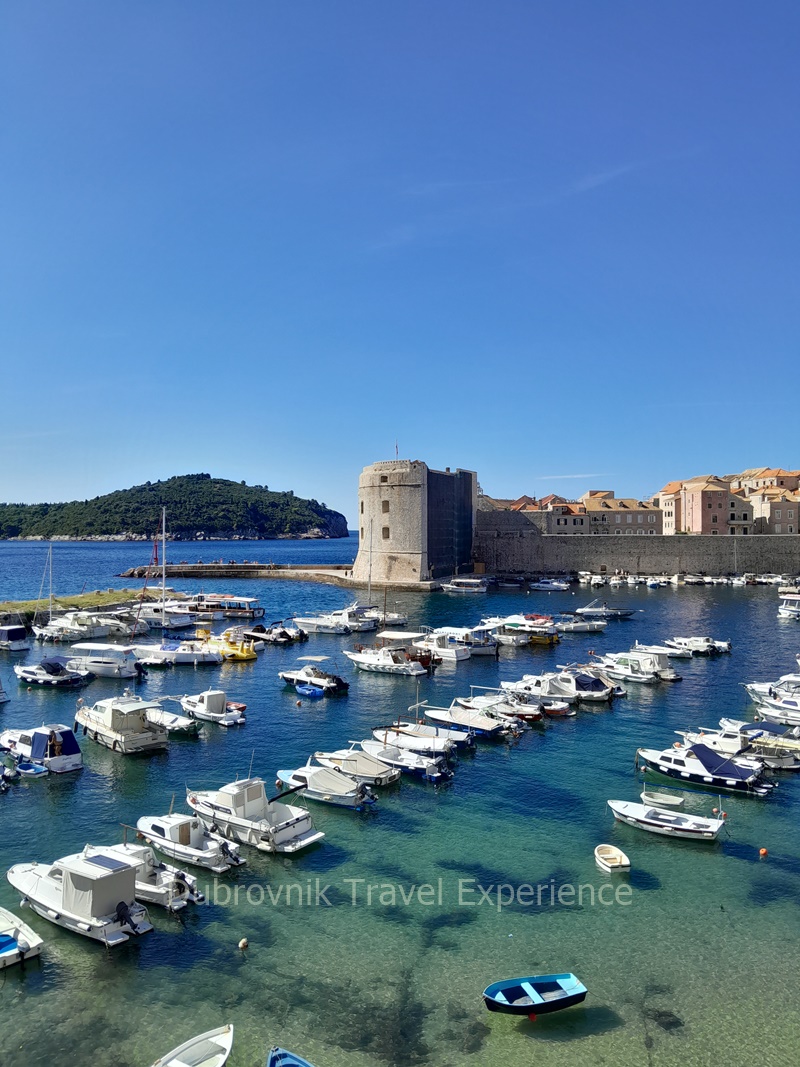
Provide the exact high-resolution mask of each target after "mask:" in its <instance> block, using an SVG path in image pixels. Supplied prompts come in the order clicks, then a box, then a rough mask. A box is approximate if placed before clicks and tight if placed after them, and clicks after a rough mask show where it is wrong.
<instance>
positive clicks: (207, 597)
mask: <svg viewBox="0 0 800 1067" xmlns="http://www.w3.org/2000/svg"><path fill="white" fill-rule="evenodd" d="M189 603H190V604H191V605H192V607H194V608H196V609H197V611H204V612H209V613H212V614H213V613H216V612H222V614H223V616H224V617H225V618H227V619H263V618H264V608H262V607H261V606H260V604H259V602H258V597H255V596H232V595H231V594H230V593H197V594H196V595H195V596H193V597H190V598H189Z"/></svg>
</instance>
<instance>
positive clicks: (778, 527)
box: [775, 523, 781, 533]
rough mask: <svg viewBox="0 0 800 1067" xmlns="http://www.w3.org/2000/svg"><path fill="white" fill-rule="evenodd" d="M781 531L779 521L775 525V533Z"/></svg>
mask: <svg viewBox="0 0 800 1067" xmlns="http://www.w3.org/2000/svg"><path fill="white" fill-rule="evenodd" d="M780 532H781V524H780V523H777V524H776V526H775V533H780Z"/></svg>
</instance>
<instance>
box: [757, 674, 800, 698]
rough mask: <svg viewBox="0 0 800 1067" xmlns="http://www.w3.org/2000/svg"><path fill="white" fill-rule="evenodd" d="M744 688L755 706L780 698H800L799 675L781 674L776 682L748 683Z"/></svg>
mask: <svg viewBox="0 0 800 1067" xmlns="http://www.w3.org/2000/svg"><path fill="white" fill-rule="evenodd" d="M744 688H745V689H746V690H747V693H748V695H749V696H750V698H751V700H753V701H755V703H756V704H761V703H763V702H764V701H767V700H774V699H776V698H782V697H790V698H793V697H800V674H782V675H781V676H780V678H779V679H778V680H777V682H748V683H746V684H745V686H744Z"/></svg>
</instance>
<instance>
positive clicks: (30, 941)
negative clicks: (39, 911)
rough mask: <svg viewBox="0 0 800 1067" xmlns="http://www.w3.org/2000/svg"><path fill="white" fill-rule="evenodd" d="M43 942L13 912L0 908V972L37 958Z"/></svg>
mask: <svg viewBox="0 0 800 1067" xmlns="http://www.w3.org/2000/svg"><path fill="white" fill-rule="evenodd" d="M43 944H44V941H43V940H42V939H41V937H39V935H38V934H37V933H36V931H35V930H31V928H30V926H28V924H27V923H24V922H23V921H22V919H18V918H17V916H16V915H15V914H14V913H13V911H7V910H6V909H5V908H0V971H2V970H3V968H5V967H11V966H13V965H14V964H15V963H24V962H25V960H31V959H33V958H34V957H35V956H38V955H39V953H40V952H41V950H42V945H43Z"/></svg>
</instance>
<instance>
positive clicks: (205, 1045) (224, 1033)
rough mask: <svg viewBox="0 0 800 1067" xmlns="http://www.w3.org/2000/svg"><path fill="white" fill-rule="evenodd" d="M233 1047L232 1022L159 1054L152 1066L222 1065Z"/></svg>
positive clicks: (200, 1066) (215, 1066) (211, 1066)
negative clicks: (163, 1053)
mask: <svg viewBox="0 0 800 1067" xmlns="http://www.w3.org/2000/svg"><path fill="white" fill-rule="evenodd" d="M232 1048H233V1023H228V1025H227V1026H218V1027H217V1028H216V1030H207V1031H206V1032H205V1033H204V1034H198V1036H197V1037H192V1038H190V1039H189V1040H188V1041H184V1043H183V1044H182V1045H178V1047H177V1048H174V1049H173V1050H172V1052H168V1053H167V1054H166V1056H161V1057H159V1059H157V1060H156V1061H155V1063H154V1064H153V1065H152V1067H223V1065H224V1064H225V1063H226V1062H227V1060H228V1056H230V1054H231V1049H232Z"/></svg>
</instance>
